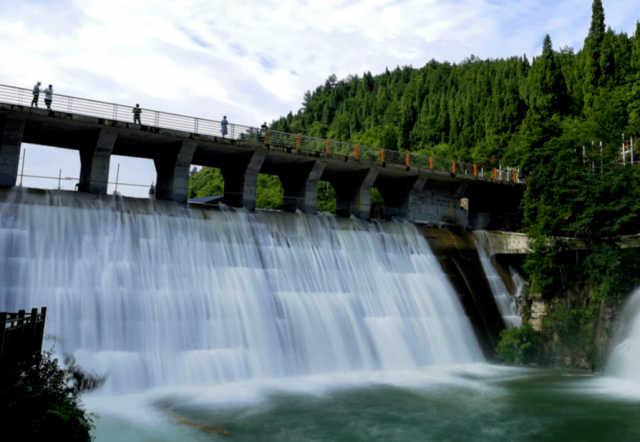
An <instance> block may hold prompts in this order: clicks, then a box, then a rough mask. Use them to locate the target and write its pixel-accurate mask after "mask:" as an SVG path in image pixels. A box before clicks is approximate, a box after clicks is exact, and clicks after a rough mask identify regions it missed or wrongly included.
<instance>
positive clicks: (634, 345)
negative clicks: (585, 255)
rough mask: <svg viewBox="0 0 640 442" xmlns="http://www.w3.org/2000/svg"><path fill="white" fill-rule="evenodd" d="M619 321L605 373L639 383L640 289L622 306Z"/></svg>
mask: <svg viewBox="0 0 640 442" xmlns="http://www.w3.org/2000/svg"><path fill="white" fill-rule="evenodd" d="M619 323H620V324H621V325H622V328H621V329H620V330H619V332H618V339H617V341H618V344H617V345H616V346H615V347H614V348H613V350H612V352H611V354H610V355H609V359H608V361H607V367H606V373H607V375H609V376H613V377H617V378H622V379H625V380H627V381H632V382H636V383H640V290H636V292H635V293H634V294H633V295H632V296H631V298H630V299H629V300H628V301H627V303H626V305H625V306H624V307H623V309H622V317H621V318H620V321H619Z"/></svg>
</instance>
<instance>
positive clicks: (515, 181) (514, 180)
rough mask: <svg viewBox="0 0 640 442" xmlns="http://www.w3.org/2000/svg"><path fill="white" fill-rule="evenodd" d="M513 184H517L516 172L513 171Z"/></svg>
mask: <svg viewBox="0 0 640 442" xmlns="http://www.w3.org/2000/svg"><path fill="white" fill-rule="evenodd" d="M513 182H514V183H517V182H518V181H517V180H516V171H515V170H514V171H513Z"/></svg>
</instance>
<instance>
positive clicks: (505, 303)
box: [473, 232, 524, 328]
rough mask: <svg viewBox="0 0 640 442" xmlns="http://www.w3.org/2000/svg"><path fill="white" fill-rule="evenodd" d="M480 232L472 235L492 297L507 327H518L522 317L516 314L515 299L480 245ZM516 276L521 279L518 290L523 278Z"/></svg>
mask: <svg viewBox="0 0 640 442" xmlns="http://www.w3.org/2000/svg"><path fill="white" fill-rule="evenodd" d="M482 233H483V232H473V237H474V239H475V242H476V248H477V249H478V255H479V257H480V263H481V264H482V270H484V274H485V276H486V278H487V281H488V282H489V287H490V288H491V293H492V294H493V298H494V299H495V301H496V304H497V305H498V310H499V311H500V314H501V315H502V319H503V320H504V323H505V325H506V326H507V328H511V327H519V326H520V325H521V324H522V318H521V317H520V315H519V314H518V308H517V307H516V301H515V299H514V297H513V296H511V294H510V293H509V290H507V286H506V285H505V284H504V281H503V280H502V278H501V277H500V275H499V274H498V272H497V270H496V269H495V267H494V266H493V264H492V263H491V258H490V257H489V255H487V252H485V250H484V247H482ZM512 274H513V272H512ZM516 274H517V273H516ZM518 277H519V278H520V281H521V283H520V284H519V286H518V292H520V290H522V288H523V287H524V280H523V279H522V277H520V275H518Z"/></svg>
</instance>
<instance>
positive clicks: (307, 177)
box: [279, 161, 325, 214]
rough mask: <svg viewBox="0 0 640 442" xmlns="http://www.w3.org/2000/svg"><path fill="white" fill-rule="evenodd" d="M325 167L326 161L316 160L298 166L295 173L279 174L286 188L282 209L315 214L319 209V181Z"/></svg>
mask: <svg viewBox="0 0 640 442" xmlns="http://www.w3.org/2000/svg"><path fill="white" fill-rule="evenodd" d="M324 168H325V164H324V163H320V162H317V161H316V162H314V163H311V164H310V165H304V167H301V166H296V170H295V171H292V172H293V173H289V172H288V173H284V174H282V175H279V177H280V181H281V182H282V187H283V188H284V201H283V204H282V210H284V211H285V212H295V211H296V210H300V211H302V212H303V213H309V214H315V213H316V211H317V210H318V181H320V177H321V176H322V173H323V172H324Z"/></svg>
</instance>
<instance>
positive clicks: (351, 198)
mask: <svg viewBox="0 0 640 442" xmlns="http://www.w3.org/2000/svg"><path fill="white" fill-rule="evenodd" d="M377 176H378V170H376V169H368V170H361V171H358V172H353V173H341V174H339V175H334V176H333V177H330V178H329V179H328V180H327V181H329V182H330V183H331V185H332V186H333V188H334V189H335V191H336V194H337V203H336V215H338V216H347V217H348V216H351V215H354V216H356V217H358V218H361V219H369V218H370V217H371V199H370V196H371V188H372V187H373V183H374V182H375V181H376V177H377Z"/></svg>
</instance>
